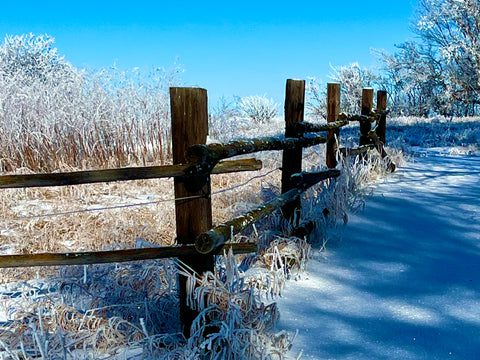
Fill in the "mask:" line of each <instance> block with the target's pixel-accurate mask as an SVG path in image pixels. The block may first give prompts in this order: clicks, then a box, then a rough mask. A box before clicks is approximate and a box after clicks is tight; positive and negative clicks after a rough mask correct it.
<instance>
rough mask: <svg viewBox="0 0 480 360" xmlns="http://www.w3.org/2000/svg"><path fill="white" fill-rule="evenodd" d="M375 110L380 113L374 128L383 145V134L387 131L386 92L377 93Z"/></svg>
mask: <svg viewBox="0 0 480 360" xmlns="http://www.w3.org/2000/svg"><path fill="white" fill-rule="evenodd" d="M377 110H378V111H379V112H380V113H381V115H380V117H379V119H378V121H377V126H376V130H375V131H376V132H377V135H378V138H379V139H380V141H381V142H382V143H383V144H385V134H386V129H387V114H384V113H383V112H384V111H385V110H387V92H386V91H385V90H379V91H377Z"/></svg>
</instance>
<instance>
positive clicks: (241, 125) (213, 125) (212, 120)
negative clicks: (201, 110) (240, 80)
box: [208, 97, 248, 142]
mask: <svg viewBox="0 0 480 360" xmlns="http://www.w3.org/2000/svg"><path fill="white" fill-rule="evenodd" d="M247 128H248V119H245V118H242V117H241V116H240V112H239V110H238V109H237V108H236V107H235V104H234V101H229V100H228V99H227V98H225V97H221V98H220V99H219V100H218V103H217V105H216V106H214V107H213V109H212V113H211V114H210V116H209V118H208V132H209V134H208V135H209V140H210V141H215V142H226V141H228V140H232V139H233V138H235V137H237V136H238V134H239V133H241V132H242V131H243V130H244V129H247Z"/></svg>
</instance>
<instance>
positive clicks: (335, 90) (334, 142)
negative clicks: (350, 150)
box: [327, 83, 340, 169]
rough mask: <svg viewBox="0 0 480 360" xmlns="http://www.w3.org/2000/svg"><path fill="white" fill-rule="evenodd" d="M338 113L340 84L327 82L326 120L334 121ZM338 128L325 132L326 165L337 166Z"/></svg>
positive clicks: (329, 166)
mask: <svg viewBox="0 0 480 360" xmlns="http://www.w3.org/2000/svg"><path fill="white" fill-rule="evenodd" d="M339 114H340V84H339V83H328V84H327V122H329V123H331V122H335V121H337V119H338V115H339ZM339 135H340V130H339V129H335V130H328V132H327V167H328V168H329V169H332V168H335V167H336V166H337V149H338V138H339Z"/></svg>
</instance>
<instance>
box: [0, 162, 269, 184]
mask: <svg viewBox="0 0 480 360" xmlns="http://www.w3.org/2000/svg"><path fill="white" fill-rule="evenodd" d="M261 168H262V162H261V161H260V160H257V159H240V160H230V161H223V162H219V163H218V164H217V165H216V166H215V167H214V168H213V169H212V174H224V173H232V172H239V171H254V170H260V169H261ZM191 169H192V164H179V165H164V166H146V167H126V168H120V169H106V170H91V171H74V172H65V173H50V174H29V175H4V176H0V188H3V189H6V188H27V187H43V186H67V185H79V184H91V183H100V182H112V181H125V180H142V179H156V178H157V179H159V178H169V177H177V176H185V175H188V174H191V173H192V171H191Z"/></svg>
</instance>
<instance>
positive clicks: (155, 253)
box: [0, 243, 257, 268]
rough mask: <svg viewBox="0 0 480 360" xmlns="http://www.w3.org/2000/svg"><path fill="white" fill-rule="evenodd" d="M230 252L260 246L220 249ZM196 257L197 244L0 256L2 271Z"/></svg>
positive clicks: (239, 245) (228, 245)
mask: <svg viewBox="0 0 480 360" xmlns="http://www.w3.org/2000/svg"><path fill="white" fill-rule="evenodd" d="M230 249H231V250H232V251H233V253H234V254H246V253H252V252H256V251H257V244H254V243H236V244H226V245H225V246H224V247H220V248H218V249H217V251H219V252H220V251H222V250H226V251H228V250H230ZM196 254H198V251H197V250H196V248H195V245H179V246H164V247H149V248H144V249H126V250H113V251H84V252H71V253H42V254H25V255H2V256H1V257H0V268H15V267H27V266H62V265H89V264H106V263H120V262H127V261H140V260H153V259H165V258H174V257H178V258H184V257H187V256H195V255H196Z"/></svg>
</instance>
